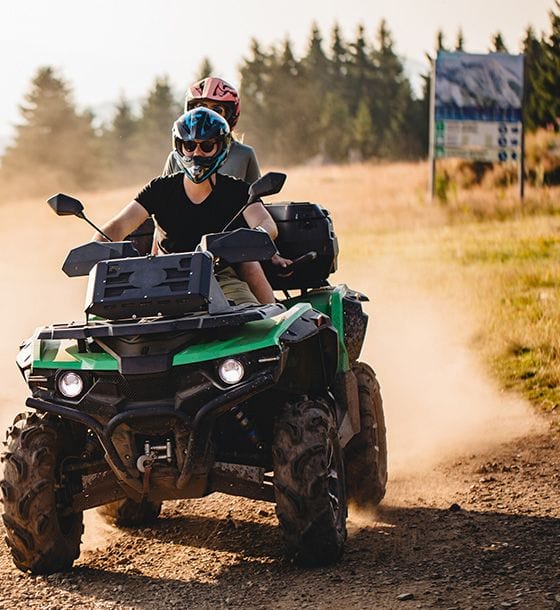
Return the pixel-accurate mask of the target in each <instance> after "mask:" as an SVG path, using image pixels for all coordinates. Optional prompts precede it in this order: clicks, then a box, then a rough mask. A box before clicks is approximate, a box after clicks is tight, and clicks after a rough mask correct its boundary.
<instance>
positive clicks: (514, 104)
mask: <svg viewBox="0 0 560 610" xmlns="http://www.w3.org/2000/svg"><path fill="white" fill-rule="evenodd" d="M522 99H523V56H522V55H509V54H507V53H490V54H487V55H476V54H471V53H462V52H453V53H451V52H446V51H440V52H439V53H438V56H437V59H436V64H435V102H434V126H433V129H435V133H434V155H435V157H436V158H443V157H460V158H464V159H472V160H481V161H519V160H520V158H521V150H522V133H523V132H522V123H521V118H522Z"/></svg>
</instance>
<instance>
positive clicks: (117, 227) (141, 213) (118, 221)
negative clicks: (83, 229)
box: [92, 201, 149, 241]
mask: <svg viewBox="0 0 560 610" xmlns="http://www.w3.org/2000/svg"><path fill="white" fill-rule="evenodd" d="M148 216H149V214H148V212H147V210H146V208H144V207H143V206H141V205H140V204H139V203H138V202H137V201H131V202H130V203H129V204H128V205H127V206H126V207H124V208H123V209H122V210H121V211H120V212H119V213H118V214H117V215H116V216H113V218H111V220H110V221H109V222H108V223H106V224H105V225H103V226H102V227H101V230H102V231H103V232H104V233H106V234H107V235H108V236H109V237H110V238H111V239H112V240H113V241H122V240H123V239H124V238H125V237H126V236H127V235H130V233H132V231H134V229H137V228H138V227H139V226H140V225H141V224H142V223H143V222H144V221H145V220H146V219H147V218H148ZM92 241H107V240H106V239H105V238H104V237H103V235H101V233H96V234H95V235H94V236H93V239H92Z"/></svg>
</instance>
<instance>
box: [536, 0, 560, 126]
mask: <svg viewBox="0 0 560 610" xmlns="http://www.w3.org/2000/svg"><path fill="white" fill-rule="evenodd" d="M554 4H555V6H556V11H557V12H554V11H550V12H549V17H550V25H551V32H550V34H549V35H548V36H547V37H545V38H544V39H543V41H542V44H541V50H542V55H541V58H540V61H539V72H540V74H539V75H538V77H537V78H536V81H535V82H534V85H535V90H536V92H537V94H538V95H539V97H540V98H541V99H540V104H539V105H540V107H541V109H542V112H541V117H540V123H541V125H542V126H543V127H548V128H552V129H555V130H556V131H559V130H560V96H559V95H558V92H559V91H560V2H558V0H556V1H555V3H554Z"/></svg>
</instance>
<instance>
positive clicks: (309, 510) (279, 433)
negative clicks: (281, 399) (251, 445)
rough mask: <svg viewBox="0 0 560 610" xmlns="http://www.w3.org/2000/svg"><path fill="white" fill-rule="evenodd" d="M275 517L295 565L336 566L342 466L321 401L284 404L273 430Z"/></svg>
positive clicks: (343, 509) (343, 507)
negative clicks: (295, 562) (334, 564)
mask: <svg viewBox="0 0 560 610" xmlns="http://www.w3.org/2000/svg"><path fill="white" fill-rule="evenodd" d="M272 455H273V465H274V493H275V498H276V514H277V516H278V520H279V522H280V527H281V529H282V531H283V534H284V538H285V541H286V543H287V546H288V549H289V551H290V553H291V554H292V555H293V556H294V558H295V560H296V561H297V563H298V564H300V565H303V566H321V565H328V564H331V563H334V562H336V561H337V560H338V559H339V558H340V556H341V555H342V552H343V549H344V541H345V540H346V517H347V504H346V488H345V483H344V462H343V457H342V450H341V448H340V443H339V439H338V431H337V427H336V423H335V418H334V415H333V413H332V411H331V409H330V408H329V406H328V405H327V403H326V402H324V401H323V400H321V399H313V400H312V399H306V398H304V399H302V400H299V401H297V402H293V403H287V404H286V405H285V406H284V408H283V410H282V412H281V414H280V416H279V417H278V419H277V421H276V424H275V427H274V444H273V451H272Z"/></svg>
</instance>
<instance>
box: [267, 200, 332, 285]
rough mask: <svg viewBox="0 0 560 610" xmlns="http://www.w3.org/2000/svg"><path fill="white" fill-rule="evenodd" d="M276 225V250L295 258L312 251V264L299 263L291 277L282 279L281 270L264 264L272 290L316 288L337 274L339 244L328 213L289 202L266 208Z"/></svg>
mask: <svg viewBox="0 0 560 610" xmlns="http://www.w3.org/2000/svg"><path fill="white" fill-rule="evenodd" d="M266 209H267V210H268V211H269V212H270V214H271V216H272V218H274V221H275V222H276V225H277V226H278V238H277V240H276V247H277V248H278V251H279V252H280V254H281V255H282V256H284V257H286V258H290V259H292V260H293V259H295V258H298V257H299V256H302V255H304V254H306V253H307V252H310V251H314V252H316V253H317V258H316V259H315V260H314V261H311V262H307V263H302V264H301V265H299V266H297V267H296V268H295V269H294V272H293V274H292V275H290V276H288V277H285V278H282V277H280V276H279V275H278V272H279V271H280V272H281V269H279V268H278V267H274V266H273V265H271V264H267V265H265V272H266V274H267V277H268V280H269V281H270V283H271V284H272V287H273V288H274V289H275V290H291V289H297V288H318V287H320V286H324V285H325V284H327V278H328V277H329V275H330V274H331V273H333V272H334V271H336V264H337V256H338V241H337V239H336V235H335V233H334V228H333V224H332V220H331V218H330V216H329V213H328V211H327V210H326V209H325V208H323V207H322V206H320V205H318V204H316V203H308V202H291V203H278V204H272V205H267V206H266Z"/></svg>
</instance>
